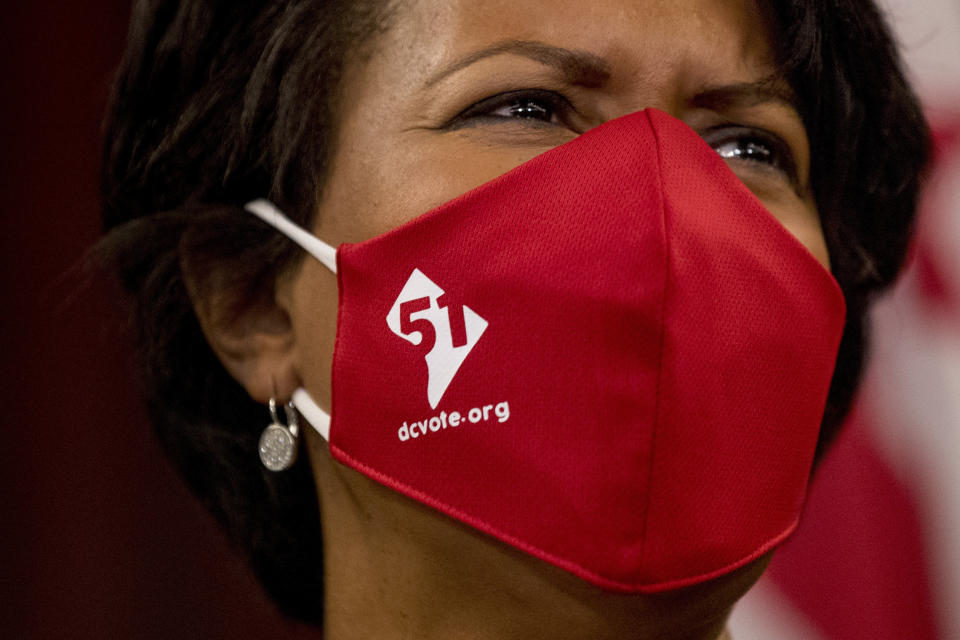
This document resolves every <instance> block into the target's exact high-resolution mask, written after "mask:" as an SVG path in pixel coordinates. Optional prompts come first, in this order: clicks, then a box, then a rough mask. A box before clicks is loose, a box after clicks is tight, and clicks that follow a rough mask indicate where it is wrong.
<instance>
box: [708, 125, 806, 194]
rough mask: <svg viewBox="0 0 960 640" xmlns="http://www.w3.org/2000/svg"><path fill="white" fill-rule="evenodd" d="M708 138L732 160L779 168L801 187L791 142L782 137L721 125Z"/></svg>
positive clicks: (768, 167) (773, 168)
mask: <svg viewBox="0 0 960 640" xmlns="http://www.w3.org/2000/svg"><path fill="white" fill-rule="evenodd" d="M703 138H704V140H706V141H707V143H708V144H709V145H710V146H712V147H713V148H714V150H715V151H716V152H717V153H718V154H720V157H722V158H723V159H724V160H727V161H728V162H746V163H750V165H748V166H750V167H752V168H755V169H758V170H765V171H776V172H778V173H780V174H781V175H782V176H783V177H784V178H786V180H787V181H788V182H789V183H790V185H791V186H793V187H795V188H797V189H799V181H800V179H799V175H798V173H797V163H796V160H795V159H794V155H793V152H792V151H791V149H790V145H788V144H787V143H786V141H784V140H783V139H782V138H780V137H779V136H777V135H775V134H773V133H771V132H769V131H765V130H763V129H755V128H751V127H732V126H728V127H719V128H715V129H711V130H710V131H708V132H706V133H705V134H704V136H703Z"/></svg>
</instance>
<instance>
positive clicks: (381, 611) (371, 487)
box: [195, 0, 828, 640]
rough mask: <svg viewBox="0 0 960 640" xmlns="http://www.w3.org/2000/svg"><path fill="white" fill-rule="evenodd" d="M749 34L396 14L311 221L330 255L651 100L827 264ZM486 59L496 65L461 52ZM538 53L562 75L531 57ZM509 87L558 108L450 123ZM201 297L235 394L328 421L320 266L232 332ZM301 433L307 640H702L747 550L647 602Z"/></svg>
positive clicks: (720, 620)
mask: <svg viewBox="0 0 960 640" xmlns="http://www.w3.org/2000/svg"><path fill="white" fill-rule="evenodd" d="M770 40H771V36H770V29H769V25H768V24H767V22H766V21H765V19H764V16H763V14H762V12H761V11H760V10H759V8H758V6H757V5H756V4H754V3H753V2H749V1H735V0H729V1H727V2H715V0H670V1H666V0H592V1H591V2H589V3H584V2H582V0H525V1H524V2H516V0H502V1H501V0H485V1H484V2H482V3H478V2H471V1H467V0H463V1H457V0H420V1H415V2H405V3H402V4H400V5H399V6H397V7H396V9H395V11H394V12H393V14H392V17H391V19H390V25H389V28H388V29H386V30H385V31H384V32H383V33H382V34H381V35H380V36H378V38H377V40H376V41H375V42H374V43H373V47H372V49H371V50H370V51H369V52H368V54H367V55H364V56H363V57H362V59H361V58H359V57H358V58H357V59H356V60H352V61H350V63H349V64H348V65H347V72H346V74H345V79H344V85H343V89H342V91H343V93H342V96H341V105H342V106H341V110H340V114H339V116H340V119H341V120H340V123H339V137H338V146H337V148H336V152H335V154H334V157H333V162H332V166H331V170H330V173H329V176H328V180H327V183H326V189H325V192H324V194H323V197H322V199H321V201H320V202H319V203H318V212H317V218H316V219H317V223H316V226H315V228H314V229H313V231H314V233H315V234H316V235H317V236H318V237H320V238H322V239H324V240H325V241H326V242H328V243H330V244H332V245H334V246H336V245H338V244H340V243H343V242H358V241H362V240H365V239H368V238H371V237H373V236H376V235H379V234H381V233H383V232H385V231H388V230H389V229H392V228H394V227H396V226H398V225H400V224H402V223H403V222H406V221H408V220H410V219H412V218H415V217H416V216H418V215H420V214H422V213H424V212H426V211H428V210H429V209H432V208H434V207H436V206H437V205H440V204H442V203H444V202H446V201H448V200H450V199H452V198H454V197H455V196H457V195H460V194H462V193H464V192H466V191H468V190H469V189H471V188H473V187H475V186H478V185H480V184H482V183H484V182H487V181H489V180H490V179H492V178H494V177H496V176H498V175H500V174H502V173H504V172H506V171H508V170H510V169H511V168H513V167H516V166H517V165H519V164H521V163H523V162H525V161H527V160H529V159H531V158H533V157H535V156H536V155H539V154H540V153H543V152H544V151H546V150H548V149H550V148H553V147H555V146H558V145H560V144H563V143H564V142H567V141H569V140H572V139H573V138H575V137H576V136H577V135H579V134H580V133H583V132H584V131H586V130H588V129H590V128H592V127H595V126H598V125H600V124H602V123H603V122H606V121H608V120H611V119H613V118H617V117H619V116H623V115H626V114H628V113H632V112H634V111H637V110H639V109H644V108H648V107H655V108H658V109H661V110H663V111H666V112H668V113H670V114H671V115H673V116H675V117H677V118H679V119H681V120H683V121H684V122H686V123H687V124H688V125H690V126H691V127H692V128H693V129H695V130H696V131H697V132H699V133H700V134H701V135H702V136H703V137H704V139H705V140H707V141H708V142H709V143H710V144H712V145H714V147H715V148H717V149H718V151H721V152H724V153H729V152H730V150H731V149H741V150H742V149H743V148H744V145H746V144H747V143H748V142H749V141H750V140H751V139H756V138H757V136H760V137H761V138H762V143H761V146H763V145H766V148H767V149H768V150H770V149H772V150H773V152H774V156H773V158H774V159H775V161H774V162H768V161H767V160H764V159H760V160H757V159H742V158H741V159H737V158H731V159H729V160H728V162H729V165H730V167H731V168H732V169H733V170H734V172H735V173H736V174H737V176H738V177H739V178H740V179H741V180H742V181H743V182H744V183H745V184H746V185H747V186H748V187H749V188H750V189H751V190H752V191H753V192H754V194H756V195H757V197H758V198H759V199H760V200H761V201H762V202H763V203H764V204H765V205H766V207H767V208H768V209H769V211H770V212H771V213H772V214H773V215H774V216H775V217H776V218H777V219H778V220H779V221H780V222H781V223H782V224H783V225H784V226H785V227H786V228H787V229H788V230H789V231H790V232H791V233H793V234H794V235H795V236H796V237H797V238H798V239H799V240H800V241H801V242H802V243H803V244H804V245H805V246H806V247H807V248H808V249H809V250H810V252H811V253H812V254H813V255H814V256H815V257H816V258H817V259H818V260H819V261H820V262H821V263H822V264H824V265H827V264H828V257H827V250H826V246H825V243H824V239H823V233H822V231H821V228H820V223H819V218H818V215H817V211H816V208H815V205H814V203H813V198H812V195H811V193H810V189H809V188H808V186H807V185H808V179H809V163H810V157H809V155H810V154H809V145H808V141H807V138H806V133H805V131H804V128H803V124H802V121H801V119H800V117H799V115H798V113H797V111H796V108H795V107H794V106H793V105H792V104H791V97H790V94H789V91H788V90H786V88H785V87H784V86H782V85H777V84H770V83H762V81H764V80H765V79H768V78H769V77H770V76H771V75H773V74H774V72H775V68H774V66H773V62H772V61H773V55H772V52H771V49H770ZM517 42H522V43H526V44H522V45H519V46H517V45H516V43H517ZM530 43H535V44H530ZM491 47H495V48H497V50H498V51H499V53H495V54H494V55H485V56H483V57H481V56H480V55H479V54H478V53H477V52H483V51H485V52H486V53H490V51H489V50H490V48H491ZM547 47H562V48H564V49H566V50H569V51H573V52H575V53H574V55H571V54H569V53H563V52H558V51H556V50H555V49H548V48H547ZM558 59H559V60H567V61H568V62H567V64H566V65H565V68H564V69H565V70H564V69H558V68H556V67H555V66H552V65H550V64H548V63H547V62H545V61H549V60H558ZM573 59H577V60H578V62H577V64H572V63H571V62H569V61H570V60H573ZM585 62H586V63H589V64H584V63H585ZM571 71H574V72H575V73H573V74H572V75H570V74H569V72H571ZM749 83H754V87H753V89H752V90H749V91H748V90H746V89H745V88H744V85H745V84H749ZM757 83H760V84H757ZM524 89H539V90H548V91H552V92H556V93H557V94H562V95H563V96H564V97H565V100H566V101H567V102H568V103H569V104H570V105H571V107H570V108H567V107H557V105H556V104H554V105H552V106H551V105H545V104H544V103H543V101H542V100H541V98H543V95H539V94H538V95H537V96H535V99H534V101H533V103H531V102H530V100H531V98H530V97H529V96H523V97H520V98H517V97H516V96H514V97H513V98H511V99H507V100H506V101H505V102H501V103H500V104H490V103H486V104H487V106H488V108H487V109H486V111H485V112H483V113H477V112H476V110H474V112H472V113H471V116H470V117H469V118H462V117H461V118H459V119H458V114H462V113H463V112H464V111H465V110H467V109H468V108H469V107H471V105H474V104H476V103H478V102H479V101H481V100H484V99H485V98H488V97H490V96H495V95H497V94H501V93H503V92H508V91H517V90H524ZM541 94H542V91H541ZM516 101H519V108H520V110H521V111H522V112H524V113H526V114H527V115H529V114H531V113H535V114H538V117H539V116H544V111H543V107H545V106H546V107H547V108H548V109H547V110H548V111H550V110H551V109H552V111H553V112H552V113H548V114H547V115H548V116H549V117H546V116H544V117H543V119H542V120H534V119H531V118H517V117H512V115H513V116H515V115H517V114H516V111H514V112H511V106H512V105H513V104H514V102H516ZM559 104H564V103H563V101H562V100H561V101H560V103H559ZM511 114H512V115H511ZM763 132H766V133H763ZM791 166H793V167H795V171H794V170H791V169H790V167H791ZM198 297H199V296H195V300H196V299H197V298H198ZM212 300H213V301H212V302H211V299H210V298H207V300H206V302H203V303H200V304H198V305H197V309H198V315H199V316H200V318H201V324H202V325H203V327H204V330H205V332H206V333H207V336H208V338H210V340H211V344H212V345H213V347H214V349H215V350H216V351H217V353H218V354H219V355H220V357H221V359H222V360H223V361H224V364H225V365H226V366H227V368H228V370H230V371H231V373H233V375H234V376H235V377H236V378H237V379H238V380H239V381H240V382H241V383H242V384H244V385H245V387H246V388H247V390H248V391H249V392H250V394H251V396H252V397H254V398H255V399H257V400H258V401H261V402H264V403H266V402H267V401H268V399H269V398H270V397H271V396H274V397H278V398H279V399H281V400H282V399H287V398H289V397H290V394H291V393H292V392H293V391H294V389H296V388H297V387H298V386H301V385H302V386H304V387H305V388H306V389H307V390H308V391H309V393H310V394H311V396H312V397H313V398H314V399H316V401H317V402H318V404H320V406H321V407H323V408H324V409H326V410H327V411H329V409H330V377H329V372H330V366H331V359H332V353H333V342H334V337H335V328H336V326H335V325H336V309H337V285H336V279H335V277H334V276H333V275H332V274H331V273H329V272H328V271H327V270H326V268H324V267H323V266H321V265H320V264H319V263H318V262H316V261H314V260H311V259H307V260H304V261H303V262H302V264H301V265H300V266H299V267H298V268H297V269H296V270H295V271H294V272H292V273H290V274H288V275H287V276H286V277H285V278H284V280H283V281H282V282H281V283H280V285H279V286H278V289H277V296H276V301H275V303H276V304H275V305H274V306H272V307H271V306H269V305H268V306H267V307H263V306H261V307H258V308H256V309H251V310H250V311H249V312H247V317H245V318H240V319H237V318H233V321H232V322H226V321H225V320H224V318H225V315H224V314H222V313H220V312H219V311H218V309H219V308H221V307H223V306H224V305H220V304H219V303H218V302H217V301H216V299H215V298H214V299H212ZM305 433H306V439H307V444H308V449H309V455H310V460H311V463H312V465H313V469H314V473H315V476H316V481H317V489H318V494H319V499H320V508H321V513H322V521H323V526H324V539H323V544H324V557H325V579H326V585H327V601H326V603H324V604H321V603H318V606H325V607H326V611H327V615H326V626H327V628H326V634H325V636H324V637H326V638H331V639H337V640H339V639H344V638H476V639H481V638H527V639H529V638H554V639H557V638H618V639H623V638H676V639H684V638H689V639H698V640H699V639H710V640H714V639H716V638H718V637H721V634H723V633H724V632H723V629H724V624H725V620H726V617H727V615H728V614H729V610H730V607H731V606H732V605H733V603H734V602H736V600H737V599H738V598H739V597H740V596H741V595H742V594H743V593H744V592H745V591H746V590H747V589H749V587H750V586H751V585H752V584H753V583H754V581H755V580H756V579H757V578H758V577H759V575H760V574H761V573H762V571H763V569H764V568H765V566H766V562H767V560H768V558H764V559H762V560H760V561H757V562H755V563H753V564H751V565H748V566H747V567H744V568H743V569H741V570H739V571H736V572H734V573H732V574H729V575H727V576H724V577H722V578H719V579H715V580H713V581H711V582H709V583H706V584H702V585H698V586H696V587H691V588H687V589H683V590H679V591H675V592H672V593H667V594H660V595H656V596H650V595H623V594H614V593H609V592H605V591H603V590H601V589H599V588H596V587H593V586H591V585H589V584H587V583H586V582H584V581H582V580H580V579H578V578H575V577H573V576H571V575H569V574H567V573H565V572H564V571H562V570H559V569H556V568H554V567H552V566H550V565H547V564H546V563H543V562H541V561H539V560H537V559H535V558H533V557H531V556H528V555H526V554H523V553H521V552H518V551H516V550H514V549H512V548H510V547H508V546H506V545H504V544H501V543H499V542H497V541H495V540H493V539H491V538H488V537H487V536H485V535H483V534H480V533H478V532H476V531H473V530H472V529H470V528H468V527H466V526H463V525H461V524H459V523H457V522H455V521H453V520H452V519H450V518H447V517H445V516H443V515H440V514H439V513H436V512H434V511H432V510H431V509H429V508H426V507H424V506H422V505H420V504H418V503H415V502H413V501H411V500H409V499H407V498H405V497H403V496H401V495H399V494H397V493H395V492H392V491H390V490H388V489H386V488H384V487H382V486H380V485H378V484H376V483H375V482H373V481H371V480H368V479H367V478H365V477H364V476H362V475H360V474H358V473H356V472H354V471H352V470H350V469H348V468H346V467H344V466H342V465H340V464H338V463H336V462H334V461H333V460H332V459H331V457H330V454H329V451H328V448H327V446H326V443H325V442H324V441H323V440H321V439H320V438H319V437H318V436H317V435H316V434H315V433H314V432H313V431H312V430H310V429H306V430H305Z"/></svg>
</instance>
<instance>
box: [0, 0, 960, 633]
mask: <svg viewBox="0 0 960 640" xmlns="http://www.w3.org/2000/svg"><path fill="white" fill-rule="evenodd" d="M883 3H884V5H885V6H887V7H888V9H889V11H890V15H891V19H892V21H893V23H894V25H895V27H896V29H897V31H898V34H899V38H900V41H901V44H902V47H903V50H904V54H905V56H906V59H907V61H908V63H909V67H910V73H911V75H912V76H913V78H914V80H915V83H916V86H917V87H918V89H919V91H920V93H921V95H922V97H923V98H924V101H925V104H926V106H927V110H928V114H929V117H930V119H931V122H932V123H933V126H934V128H935V130H936V132H937V165H936V170H935V173H934V176H933V179H932V180H931V183H930V186H929V189H928V193H927V195H926V199H925V204H924V209H923V215H922V220H921V224H920V233H919V236H918V239H917V242H916V245H915V247H914V251H913V258H912V260H911V266H910V269H909V270H908V272H907V273H906V274H905V276H904V277H903V278H902V279H901V281H900V283H899V285H898V286H897V288H896V290H895V291H894V292H893V293H892V294H891V295H890V296H888V297H887V298H886V299H885V300H884V301H883V302H882V304H880V305H879V306H878V308H877V310H876V314H875V316H876V331H875V339H876V346H875V350H874V356H873V358H872V360H871V364H870V368H869V374H868V376H867V383H866V384H865V387H864V392H863V394H862V397H861V399H860V402H859V404H858V409H857V410H856V412H855V414H854V416H853V418H852V419H851V424H850V426H849V428H848V429H847V430H846V432H845V433H844V435H843V436H842V437H841V439H840V440H839V442H838V443H837V446H836V447H835V448H834V450H833V451H832V452H831V454H830V456H829V457H828V459H827V460H826V462H825V463H824V465H823V467H822V468H821V469H820V471H819V473H818V474H817V477H816V478H815V481H814V484H813V489H812V495H811V498H810V501H809V505H808V508H807V513H806V516H805V519H804V522H803V525H802V528H801V531H800V532H799V533H798V534H797V535H796V536H795V537H794V538H793V539H792V540H791V541H790V542H789V543H788V544H787V545H786V546H785V547H784V548H783V549H782V550H781V551H780V552H778V554H777V556H776V558H775V560H774V562H773V564H772V566H771V569H770V571H769V572H768V575H767V576H766V577H765V578H764V579H763V580H762V582H761V584H760V585H759V587H758V588H757V589H755V590H754V591H753V592H751V594H750V595H749V596H748V597H747V599H746V600H745V601H744V602H743V603H741V604H740V605H739V606H738V607H737V609H736V611H735V614H734V619H733V622H732V627H733V631H734V636H735V637H736V638H737V640H760V639H761V638H762V639H770V638H777V639H780V640H800V639H804V640H859V639H861V638H862V639H864V640H866V639H867V638H869V639H870V640H887V639H890V640H893V639H894V638H896V639H897V640H901V639H915V640H925V639H944V638H945V639H956V640H960V0H883ZM9 4H10V5H11V6H8V7H7V9H6V14H7V16H8V17H7V18H6V19H5V20H4V22H3V25H2V26H0V59H2V64H3V74H2V77H3V78H7V82H6V88H5V90H4V91H3V94H2V98H0V110H2V115H3V117H2V118H0V123H2V124H0V126H2V127H3V130H2V131H3V137H2V141H3V143H4V146H5V149H4V153H3V154H2V156H0V158H2V159H0V162H2V171H0V176H2V178H0V179H2V180H3V190H2V192H0V195H3V197H4V198H5V201H6V202H7V204H6V206H5V207H4V211H3V221H4V227H3V230H2V233H0V242H2V243H3V244H2V250H0V261H2V274H3V279H2V287H3V289H2V298H0V299H2V300H3V306H2V310H3V319H4V322H5V323H6V324H5V327H4V330H3V332H2V340H3V342H2V344H0V349H2V351H0V374H2V377H0V388H2V390H3V394H4V395H3V405H2V411H3V414H4V415H3V421H4V423H5V424H4V430H3V436H2V437H0V487H2V491H0V508H2V512H0V553H2V557H3V562H2V565H0V566H2V569H0V572H2V573H0V575H2V577H3V580H2V581H0V638H94V637H96V638H145V639H151V638H157V639H159V638H171V637H184V638H255V637H275V636H280V635H283V636H285V637H287V638H293V639H295V638H307V637H317V634H315V633H311V632H310V630H308V629H305V628H302V627H299V626H298V625H295V624H293V623H291V622H289V621H286V620H284V619H283V618H281V617H280V616H278V615H277V614H276V613H275V612H274V610H273V609H272V606H271V605H270V604H269V602H268V601H267V600H266V599H265V597H264V596H263V595H262V594H261V593H260V591H259V589H258V587H257V586H256V584H255V582H254V581H253V578H252V577H251V576H250V575H249V574H248V573H247V571H246V569H245V568H244V566H243V565H242V564H241V563H240V561H239V560H238V559H236V558H235V557H234V556H233V554H232V553H231V551H230V550H229V549H228V548H227V545H226V543H225V541H224V539H223V537H222V536H221V535H220V533H219V532H218V531H217V530H216V528H215V527H214V525H213V522H212V521H211V520H210V519H209V518H208V517H207V516H206V514H205V513H204V512H203V510H202V509H201V507H200V506H199V505H198V504H196V503H195V502H194V501H193V499H192V498H191V497H190V496H189V495H188V493H187V491H186V489H185V488H183V486H182V485H181V483H180V482H179V481H178V480H177V478H176V477H175V476H174V474H173V472H172V470H171V469H170V467H169V465H168V464H167V463H166V461H165V460H164V459H163V457H162V455H161V453H160V450H159V447H158V445H157V444H156V443H155V442H154V440H153V437H152V435H151V432H150V429H149V428H148V426H147V424H146V420H145V418H144V415H143V410H142V408H141V407H140V406H139V405H138V403H137V401H136V388H135V385H134V383H133V382H132V381H131V380H130V379H129V374H128V368H127V364H126V362H127V360H128V358H129V351H128V349H129V345H127V344H126V343H125V341H124V339H123V338H122V336H120V335H118V332H117V327H118V325H119V322H118V313H117V310H116V308H115V306H114V304H113V302H112V301H111V297H110V290H109V288H108V287H106V286H104V285H103V284H100V283H94V284H92V285H91V286H86V285H85V284H84V275H83V273H82V271H81V270H79V269H78V268H77V265H78V262H79V261H80V260H81V258H82V256H83V253H84V251H85V249H86V248H88V247H89V246H90V245H91V244H92V243H94V242H95V241H96V239H97V236H98V232H99V222H98V200H97V172H98V162H99V157H98V154H99V146H100V144H99V128H100V120H101V117H102V112H103V107H104V102H105V99H106V95H107V91H108V86H109V81H110V73H111V70H112V69H113V67H114V66H115V65H116V64H117V61H118V60H119V56H120V53H121V50H122V41H123V38H124V35H125V30H126V23H127V18H128V12H129V1H128V0H123V1H121V0H102V1H100V2H96V3H80V2H67V1H66V0H51V1H50V2H45V3H25V2H20V3H9Z"/></svg>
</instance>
